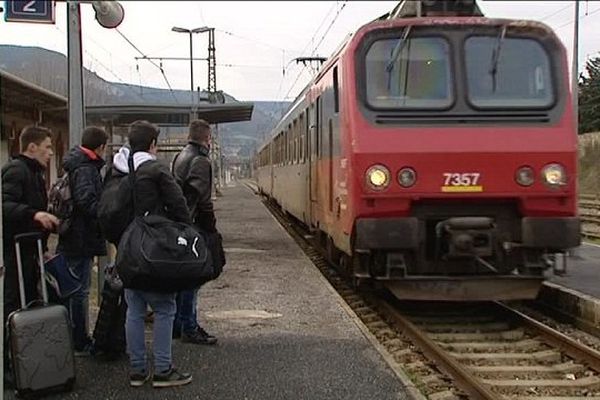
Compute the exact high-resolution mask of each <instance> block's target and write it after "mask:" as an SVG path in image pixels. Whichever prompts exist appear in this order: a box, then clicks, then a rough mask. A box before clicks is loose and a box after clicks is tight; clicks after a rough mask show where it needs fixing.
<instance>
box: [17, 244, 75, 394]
mask: <svg viewBox="0 0 600 400" xmlns="http://www.w3.org/2000/svg"><path fill="white" fill-rule="evenodd" d="M25 240H29V241H31V240H35V241H37V248H38V262H39V267H40V277H44V275H45V271H44V256H43V251H42V237H41V235H40V234H39V233H27V234H22V235H17V236H15V248H16V256H17V271H18V276H19V295H20V299H21V309H19V310H17V311H14V312H12V313H11V314H10V315H9V316H8V322H7V324H8V341H9V346H10V357H11V360H12V366H13V368H12V369H13V374H14V379H15V390H16V393H17V395H18V396H20V397H30V396H32V395H40V394H45V393H48V392H55V391H70V390H71V389H72V388H73V385H74V383H75V359H74V356H73V340H72V337H71V326H70V320H69V315H68V312H67V309H66V308H65V307H64V306H61V305H52V304H48V289H47V287H46V280H45V279H42V278H40V282H41V286H42V300H43V302H39V301H35V302H32V303H31V304H29V305H28V304H25V290H24V282H23V265H22V260H21V246H20V244H21V242H22V241H25Z"/></svg>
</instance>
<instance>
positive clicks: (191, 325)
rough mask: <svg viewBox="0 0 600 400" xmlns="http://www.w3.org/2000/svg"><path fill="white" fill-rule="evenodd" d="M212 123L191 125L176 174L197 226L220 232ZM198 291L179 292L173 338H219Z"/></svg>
mask: <svg viewBox="0 0 600 400" xmlns="http://www.w3.org/2000/svg"><path fill="white" fill-rule="evenodd" d="M210 135H211V131H210V125H209V124H208V122H206V121H204V120H201V119H198V120H195V121H192V122H191V123H190V126H189V135H188V140H189V142H188V144H187V146H185V147H184V148H183V150H182V151H181V152H180V153H179V154H178V155H177V156H176V157H175V159H174V160H173V165H172V170H173V175H175V179H176V180H177V183H178V184H179V186H181V188H182V190H183V195H184V196H185V199H186V202H187V205H188V208H189V209H190V213H191V215H192V218H193V220H194V225H195V226H196V227H198V228H199V229H201V230H203V231H204V232H207V233H212V232H216V230H217V228H216V225H217V223H216V218H215V212H214V209H213V203H212V199H211V189H212V168H211V163H210V159H209V145H210ZM197 295H198V290H187V291H183V292H180V293H178V295H177V315H176V316H175V323H174V326H173V327H174V330H173V337H175V338H178V337H181V341H182V342H186V343H196V344H215V343H217V338H216V337H214V336H213V335H210V334H208V333H207V332H206V331H205V330H204V329H203V328H202V327H201V326H200V324H199V323H198V319H197V315H196V313H197V311H196V308H197V306H196V304H197V297H198V296H197Z"/></svg>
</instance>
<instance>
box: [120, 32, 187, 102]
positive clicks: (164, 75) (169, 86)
mask: <svg viewBox="0 0 600 400" xmlns="http://www.w3.org/2000/svg"><path fill="white" fill-rule="evenodd" d="M115 30H116V31H117V33H118V34H119V35H121V37H122V38H123V39H125V41H126V42H127V43H129V45H130V46H131V47H133V48H134V49H135V50H136V51H137V52H138V53H140V54H141V55H142V57H144V59H146V60H148V61H150V63H151V64H152V65H154V66H155V67H156V68H158V69H159V71H160V73H161V74H162V77H163V79H164V81H165V83H166V84H167V86H168V88H169V92H170V93H171V96H172V97H173V100H175V103H177V104H179V100H177V96H175V93H174V92H173V88H172V87H171V83H170V82H169V79H168V78H167V75H166V74H165V70H164V69H163V67H162V66H161V65H158V64H156V63H155V62H154V61H153V60H150V59H148V56H147V55H146V54H144V52H143V51H141V50H140V49H139V48H138V47H137V46H136V45H135V44H133V42H132V41H131V40H129V38H128V37H127V36H125V34H124V33H123V32H121V31H120V30H119V29H118V28H115Z"/></svg>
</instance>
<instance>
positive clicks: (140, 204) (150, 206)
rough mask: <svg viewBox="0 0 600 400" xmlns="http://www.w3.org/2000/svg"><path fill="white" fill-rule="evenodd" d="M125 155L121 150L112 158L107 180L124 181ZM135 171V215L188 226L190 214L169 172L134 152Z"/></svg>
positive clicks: (151, 158) (126, 150)
mask: <svg viewBox="0 0 600 400" xmlns="http://www.w3.org/2000/svg"><path fill="white" fill-rule="evenodd" d="M129 153H130V150H129V148H127V147H121V148H120V149H119V151H118V152H117V154H115V156H114V157H113V168H112V171H111V173H110V176H108V177H107V179H128V174H129V165H128V160H129ZM133 163H134V170H135V191H134V192H135V199H136V209H135V214H136V215H144V214H145V213H147V212H148V213H151V214H157V215H163V216H165V217H167V218H169V219H171V220H173V221H176V222H185V223H188V224H190V223H191V222H192V221H191V218H190V213H189V211H188V209H187V206H186V204H185V198H184V197H183V193H182V191H181V188H180V187H179V186H178V185H177V182H175V178H174V177H173V175H171V173H170V172H169V168H168V167H167V166H166V165H164V164H163V163H161V162H159V161H157V160H156V157H155V156H154V155H152V154H150V153H147V152H143V151H138V152H136V153H134V155H133Z"/></svg>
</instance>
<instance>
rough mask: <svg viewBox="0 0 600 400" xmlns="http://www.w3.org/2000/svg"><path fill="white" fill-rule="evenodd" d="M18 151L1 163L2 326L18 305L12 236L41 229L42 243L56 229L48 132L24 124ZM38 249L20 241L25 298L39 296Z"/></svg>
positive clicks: (8, 379)
mask: <svg viewBox="0 0 600 400" xmlns="http://www.w3.org/2000/svg"><path fill="white" fill-rule="evenodd" d="M19 144H20V150H21V153H20V154H19V155H18V156H16V157H14V158H13V159H12V160H10V161H9V162H8V163H7V164H5V165H4V166H3V167H2V216H3V220H2V222H3V224H2V231H3V236H2V238H3V246H4V266H5V270H4V326H6V320H7V318H8V315H9V314H10V313H11V312H13V311H16V310H17V309H19V308H20V307H21V306H20V301H19V282H18V278H17V261H16V254H15V242H14V237H15V236H16V235H18V234H22V233H29V232H35V231H37V232H42V233H43V237H44V240H43V246H44V250H46V249H45V248H46V240H47V238H48V235H49V233H50V232H53V231H55V230H56V227H57V226H58V223H59V221H58V218H56V216H54V215H52V214H50V213H48V212H46V209H47V208H48V198H47V196H46V181H45V178H44V175H45V170H46V168H47V167H48V164H49V162H50V159H51V157H52V155H53V152H52V132H51V131H50V130H49V129H47V128H44V127H42V126H27V127H25V128H23V130H22V131H21V134H20V136H19ZM37 253H38V251H37V248H36V247H35V243H33V244H27V243H24V244H23V247H22V248H21V254H22V255H26V256H25V257H23V259H22V265H23V276H24V289H25V298H26V302H27V303H29V302H30V301H32V300H35V299H37V298H39V296H38V293H37V284H38V278H39V272H38V263H37V261H36V257H35V255H36V254H37ZM4 339H5V340H4V367H5V368H4V381H5V383H6V384H7V385H10V384H11V373H10V364H9V359H8V346H7V341H6V339H7V335H6V334H5V336H4Z"/></svg>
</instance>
